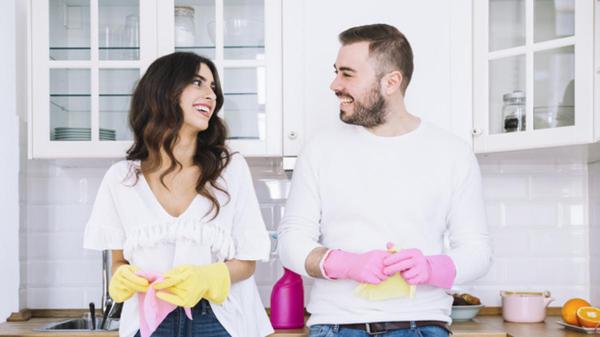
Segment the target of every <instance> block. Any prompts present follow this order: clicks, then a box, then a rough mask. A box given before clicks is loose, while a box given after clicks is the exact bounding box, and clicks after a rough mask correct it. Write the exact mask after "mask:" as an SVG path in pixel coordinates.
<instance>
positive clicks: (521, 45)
mask: <svg viewBox="0 0 600 337" xmlns="http://www.w3.org/2000/svg"><path fill="white" fill-rule="evenodd" d="M473 5H474V6H473V15H474V21H473V22H474V27H476V29H475V30H474V38H473V43H474V54H473V55H474V70H473V71H474V73H473V74H474V86H473V95H474V102H473V108H474V118H473V122H474V129H473V134H474V148H475V151H476V152H495V151H508V150H519V149H530V148H540V147H551V146H559V145H571V144H585V143H591V142H593V141H594V140H595V139H594V110H593V103H594V102H593V99H594V90H593V80H594V77H593V76H594V66H593V54H594V47H593V45H594V34H593V18H594V1H589V0H554V1H548V0H485V1H473Z"/></svg>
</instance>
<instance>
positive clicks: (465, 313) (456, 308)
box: [450, 304, 483, 321]
mask: <svg viewBox="0 0 600 337" xmlns="http://www.w3.org/2000/svg"><path fill="white" fill-rule="evenodd" d="M481 308H483V304H479V305H453V306H452V312H450V317H451V318H452V320H453V321H468V320H471V319H473V318H474V317H475V316H477V314H478V313H479V310H480V309H481Z"/></svg>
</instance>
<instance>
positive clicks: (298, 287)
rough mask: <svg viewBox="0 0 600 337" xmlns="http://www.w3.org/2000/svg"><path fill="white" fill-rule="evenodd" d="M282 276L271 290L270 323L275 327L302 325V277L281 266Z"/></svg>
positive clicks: (298, 326) (286, 327)
mask: <svg viewBox="0 0 600 337" xmlns="http://www.w3.org/2000/svg"><path fill="white" fill-rule="evenodd" d="M283 270H284V273H283V276H282V277H281V278H280V279H279V280H278V281H277V283H275V285H274V286H273V291H272V292H271V324H272V325H273V328H275V329H299V328H303V327H304V288H303V287H302V277H300V275H298V274H296V273H294V272H293V271H291V270H288V269H286V268H283Z"/></svg>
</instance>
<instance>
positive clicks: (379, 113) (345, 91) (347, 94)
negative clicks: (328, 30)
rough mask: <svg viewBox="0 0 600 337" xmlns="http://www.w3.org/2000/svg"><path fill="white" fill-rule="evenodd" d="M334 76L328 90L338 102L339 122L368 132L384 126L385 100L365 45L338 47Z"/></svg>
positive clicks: (359, 43)
mask: <svg viewBox="0 0 600 337" xmlns="http://www.w3.org/2000/svg"><path fill="white" fill-rule="evenodd" d="M334 68H335V72H336V76H335V79H334V80H333V82H331V85H330V86H329V88H331V90H333V92H335V94H336V96H337V97H338V98H339V99H340V119H341V120H342V121H343V122H345V123H348V124H355V125H361V126H364V127H367V128H372V127H375V126H378V125H381V124H383V123H384V122H385V115H386V111H385V98H384V97H383V96H382V94H381V85H380V83H379V79H378V78H377V74H376V72H375V69H374V67H373V60H371V59H369V43H368V42H357V43H353V44H349V45H345V46H342V47H341V48H340V51H339V52H338V56H337V59H336V61H335V64H334Z"/></svg>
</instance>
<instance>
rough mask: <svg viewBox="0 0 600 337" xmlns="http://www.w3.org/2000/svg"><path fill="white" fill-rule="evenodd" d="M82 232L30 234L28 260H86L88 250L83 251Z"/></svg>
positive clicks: (28, 238) (27, 251)
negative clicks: (50, 258)
mask: <svg viewBox="0 0 600 337" xmlns="http://www.w3.org/2000/svg"><path fill="white" fill-rule="evenodd" d="M82 242H83V237H82V233H80V232H57V233H30V234H29V235H27V243H26V247H27V250H26V256H25V257H26V258H27V259H30V260H40V259H47V258H48V257H49V256H51V257H52V258H53V259H58V260H60V259H66V260H69V259H73V260H80V259H86V258H87V257H88V256H89V255H88V254H87V252H88V250H87V249H83V245H82Z"/></svg>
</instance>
